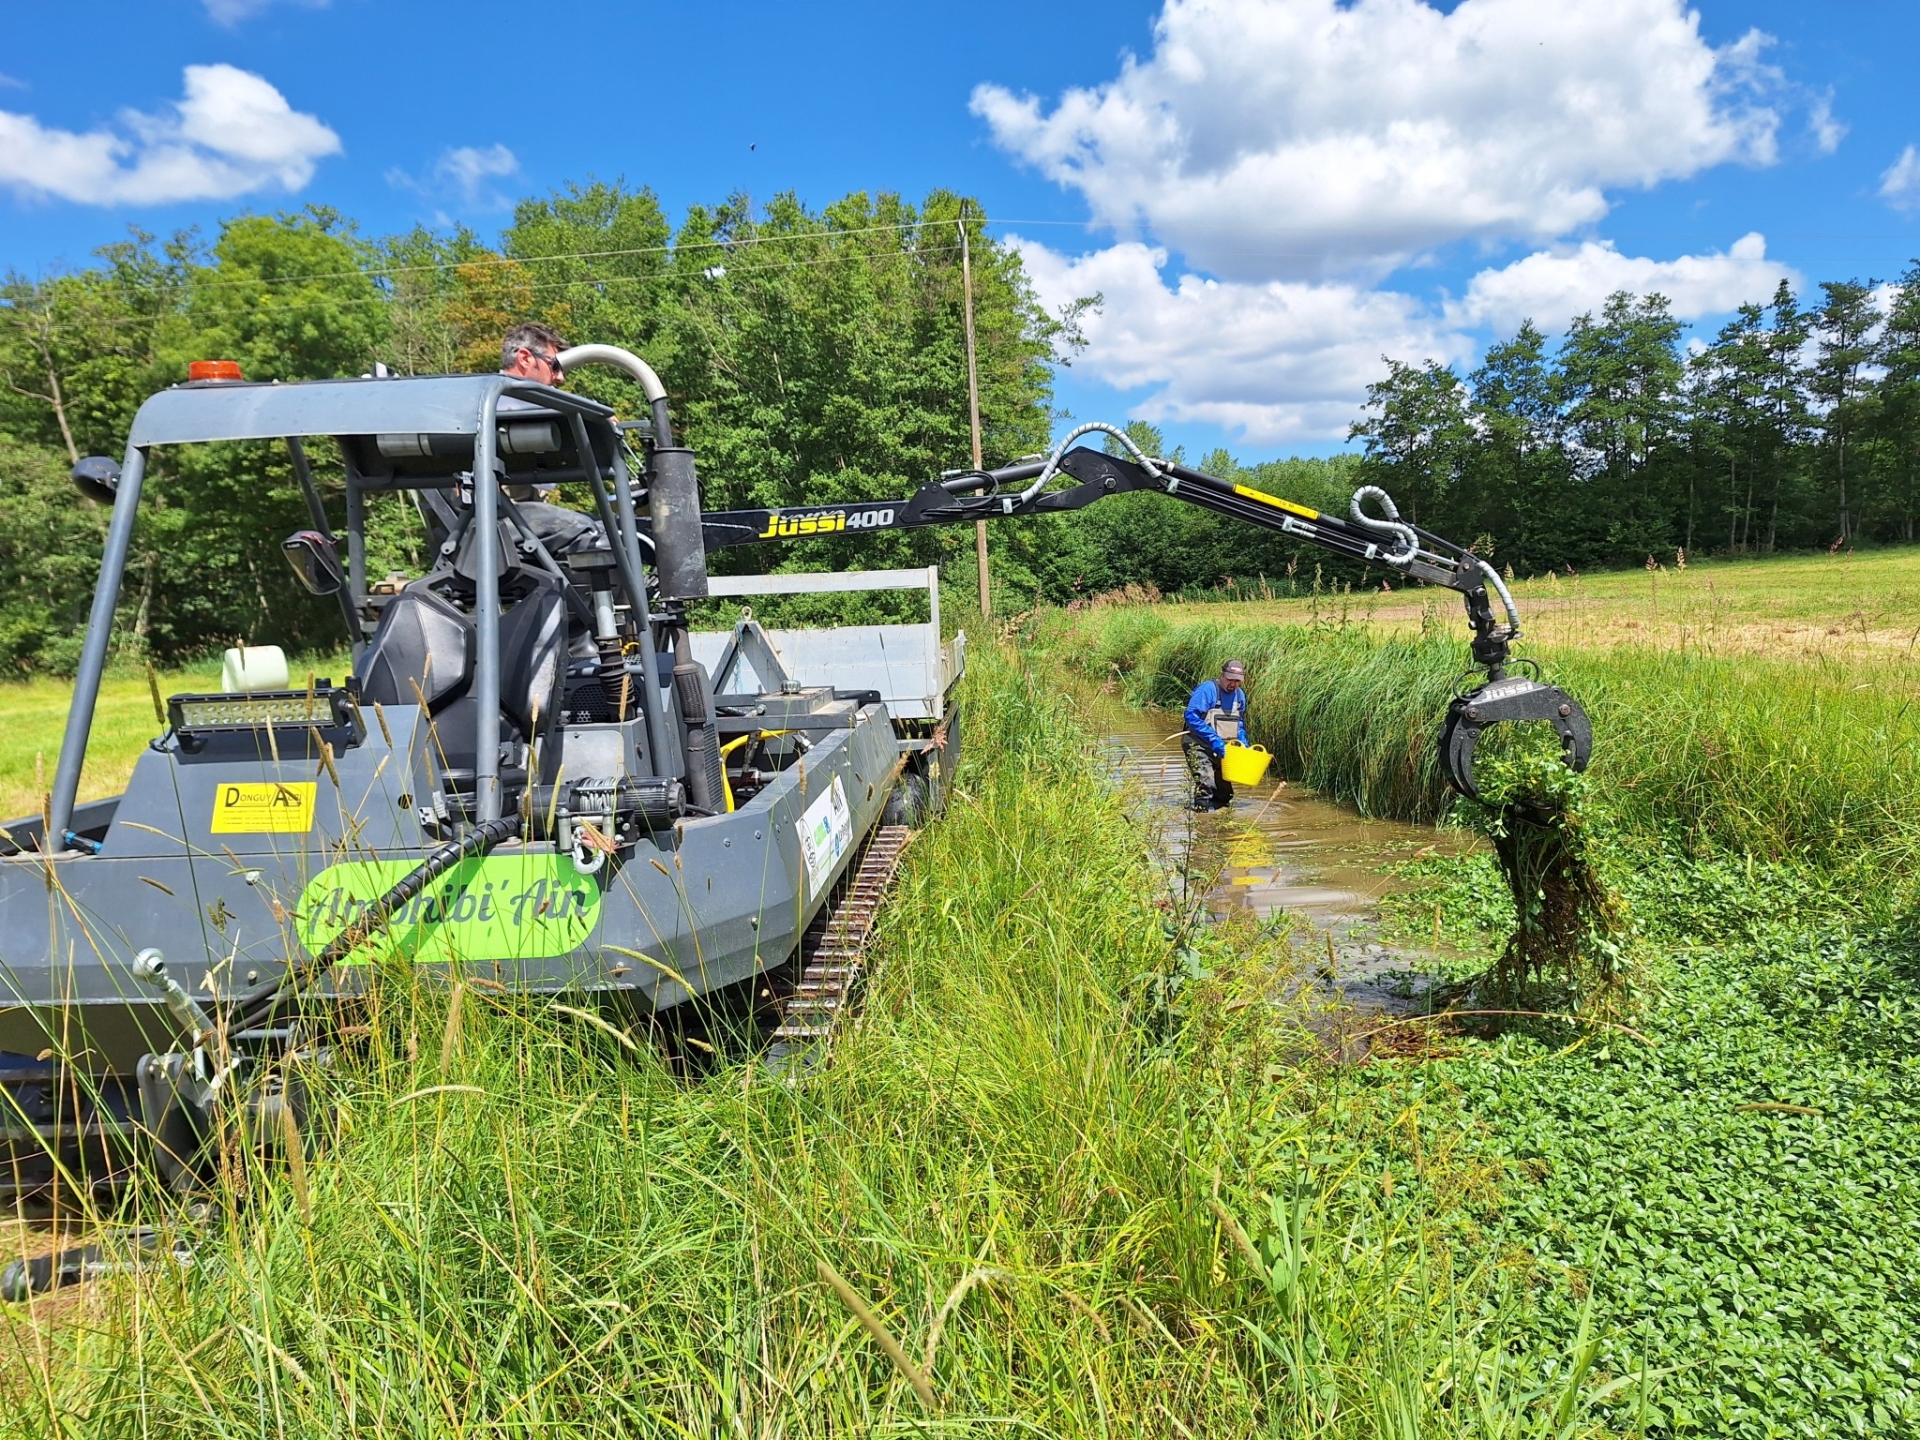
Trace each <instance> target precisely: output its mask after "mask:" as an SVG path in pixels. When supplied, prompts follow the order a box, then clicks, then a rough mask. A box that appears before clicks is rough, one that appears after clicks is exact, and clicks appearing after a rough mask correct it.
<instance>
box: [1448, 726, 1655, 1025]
mask: <svg viewBox="0 0 1920 1440" xmlns="http://www.w3.org/2000/svg"><path fill="white" fill-rule="evenodd" d="M1539 728H1540V727H1517V728H1516V730H1515V733H1514V734H1513V735H1512V736H1511V737H1510V738H1509V742H1508V743H1507V744H1506V745H1504V746H1502V747H1501V749H1500V750H1499V752H1498V753H1495V754H1489V755H1487V756H1485V757H1484V758H1483V759H1482V761H1481V764H1480V775H1481V797H1480V799H1479V800H1478V801H1469V802H1465V804H1466V805H1467V807H1468V810H1469V813H1470V814H1471V815H1472V817H1473V818H1474V819H1475V820H1476V821H1477V823H1478V825H1479V828H1481V829H1482V830H1483V831H1484V832H1485V833H1486V835H1487V838H1488V839H1489V840H1491V841H1492V842H1493V848H1494V853H1495V854H1496V855H1497V856H1498V857H1499V860H1500V871H1501V874H1502V875H1503V876H1505V878H1506V882H1507V888H1508V889H1509V891H1511V893H1512V895H1513V906H1514V929H1513V934H1512V935H1511V936H1509V937H1508V940H1507V943H1506V945H1505V947H1504V948H1503V949H1502V950H1501V952H1500V958H1499V959H1498V960H1496V961H1495V962H1494V963H1493V965H1492V966H1491V967H1490V968H1489V969H1488V970H1487V972H1486V974H1485V975H1484V976H1482V977H1481V985H1482V988H1483V989H1484V990H1485V991H1486V992H1488V993H1489V994H1491V995H1495V996H1499V997H1502V998H1507V999H1511V998H1514V997H1517V996H1519V995H1521V994H1523V993H1525V992H1526V991H1527V990H1529V989H1531V988H1533V987H1535V986H1538V985H1541V984H1547V985H1553V986H1556V987H1561V988H1565V989H1567V990H1569V991H1571V992H1572V993H1573V994H1574V996H1575V997H1576V998H1577V999H1578V1000H1579V1001H1580V1002H1581V1003H1582V1004H1587V1003H1591V1002H1593V1001H1596V1000H1605V999H1610V998H1612V997H1614V996H1615V995H1617V993H1618V989H1619V986H1620V982H1621V981H1622V979H1623V958H1624V946H1623V942H1624V939H1625V935H1626V929H1627V927H1626V920H1625V916H1624V913H1623V911H1622V907H1621V905H1620V902H1619V900H1618V899H1617V898H1616V897H1615V896H1614V895H1613V893H1612V892H1611V891H1610V890H1609V889H1608V888H1607V884H1606V882H1605V880H1604V879H1603V878H1602V876H1601V873H1600V869H1599V866H1598V864H1597V859H1596V856H1595V853H1594V847H1595V841H1596V835H1595V829H1594V810H1593V802H1592V800H1591V797H1590V795H1589V792H1588V782H1587V779H1586V777H1585V776H1584V775H1577V774H1575V773H1574V772H1572V771H1571V770H1569V769H1567V767H1566V766H1565V765H1564V764H1563V763H1561V759H1560V753H1559V748H1558V746H1557V745H1552V744H1549V743H1548V742H1549V741H1551V739H1552V737H1551V736H1545V737H1542V736H1540V735H1529V734H1527V733H1526V731H1528V730H1537V729H1539Z"/></svg>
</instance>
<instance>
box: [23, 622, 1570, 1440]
mask: <svg viewBox="0 0 1920 1440" xmlns="http://www.w3.org/2000/svg"><path fill="white" fill-rule="evenodd" d="M970 660H971V662H972V665H973V668H974V671H975V674H974V676H973V677H972V679H971V680H970V682H969V684H970V687H971V689H970V695H969V700H968V704H969V726H970V735H969V746H968V749H969V754H970V757H971V758H970V759H969V762H968V768H967V769H966V771H965V772H963V775H962V777H961V780H960V785H959V788H958V789H957V791H956V793H955V796H954V800H953V803H952V806H951V808H950V812H949V814H948V815H947V816H946V817H945V818H944V819H942V820H941V821H939V822H938V823H937V824H935V825H933V826H931V827H930V828H929V829H928V830H927V831H926V832H925V833H924V834H922V835H921V836H920V837H919V839H918V840H917V841H916V842H915V844H914V845H913V846H912V847H911V848H910V850H909V852H908V859H907V862H906V869H905V875H904V879H903V882H902V884H901V888H900V891H899V893H898V895H897V897H896V898H895V900H894V901H893V902H892V903H891V904H890V905H889V907H888V908H887V910H886V912H885V914H884V920H883V927H882V932H881V938H880V945H881V954H880V957H879V958H880V964H879V968H878V971H877V975H876V979H875V981H874V983H873V988H872V992H871V996H870V999H869V1001H868V1004H867V1007H866V1011H865V1015H864V1018H863V1019H862V1021H861V1022H860V1023H859V1024H858V1025H857V1026H856V1027H854V1029H853V1030H852V1031H851V1032H850V1033H849V1034H848V1035H847V1036H846V1037H845V1039H844V1040H843V1042H842V1043H841V1044H840V1046H839V1047H838V1049H837V1051H836V1053H835V1057H834V1060H833V1063H832V1065H831V1066H830V1067H828V1068H827V1069H825V1070H824V1071H823V1072H821V1073H819V1074H817V1075H815V1076H812V1077H810V1078H808V1079H806V1080H805V1081H803V1082H801V1083H798V1084H791V1085H790V1084H787V1083H784V1082H782V1081H780V1080H777V1079H775V1078H774V1077H772V1076H771V1075H770V1074H768V1073H767V1072H766V1071H765V1069H764V1068H762V1067H761V1066H760V1065H759V1064H758V1063H757V1062H754V1061H747V1062H745V1063H739V1064H735V1065H730V1066H722V1067H720V1068H719V1069H718V1070H717V1071H716V1072H715V1073H713V1074H712V1075H710V1076H708V1077H706V1078H704V1079H701V1080H698V1081H694V1082H688V1081H685V1080H681V1079H677V1078H675V1077H674V1076H673V1075H672V1074H670V1073H669V1071H668V1069H667V1067H666V1066H665V1065H664V1064H663V1063H662V1062H661V1061H660V1059H659V1058H658V1057H657V1056H656V1055H655V1053H654V1052H653V1050H652V1049H651V1047H650V1046H649V1044H648V1043H647V1041H645V1040H644V1039H636V1038H635V1037H633V1036H631V1035H628V1034H625V1033H620V1032H617V1031H615V1030H613V1029H612V1028H610V1027H609V1026H607V1025H606V1024H604V1023H596V1022H597V1017H596V1020H595V1021H590V1020H587V1019H583V1018H582V1015H583V1013H584V1012H581V1011H579V1010H578V1009H577V1008H576V1009H566V1008H562V1007H558V1006H555V1005H553V1004H550V1003H547V1002H535V1001H529V1000H526V999H523V998H516V997H512V996H508V995H506V994H504V993H500V992H497V991H494V990H490V989H487V988H486V987H485V985H484V983H482V982H477V981H476V982H472V983H466V982H462V983H460V984H458V985H456V986H454V987H453V988H451V989H449V988H448V986H447V985H446V983H445V982H444V980H440V981H436V980H434V979H432V978H430V977H426V976H419V977H412V978H409V977H404V976H403V977H398V978H395V979H392V980H390V981H389V982H387V983H386V984H385V985H384V987H383V988H381V989H379V990H377V991H376V995H375V1002H374V1006H373V1009H372V1011H371V1012H370V1014H369V1017H368V1019H369V1029H368V1033H367V1035H366V1036H364V1037H363V1040H362V1044H361V1048H359V1049H358V1050H356V1051H354V1052H353V1053H351V1054H343V1056H342V1058H341V1061H340V1063H339V1064H338V1066H337V1067H336V1068H335V1069H334V1070H333V1071H332V1072H330V1073H329V1074H327V1075H324V1076H320V1077H316V1081H317V1083H319V1084H321V1085H323V1086H324V1087H325V1088H326V1089H327V1090H328V1092H329V1093H330V1094H331V1095H332V1096H333V1099H334V1103H335V1106H336V1109H335V1120H334V1123H333V1124H332V1125H331V1127H330V1129H331V1134H330V1136H329V1138H328V1139H327V1140H326V1142H325V1143H324V1144H323V1145H321V1146H320V1147H319V1148H318V1149H317V1150H315V1151H314V1152H313V1153H311V1154H304V1153H303V1154H301V1155H299V1157H298V1158H297V1159H294V1158H292V1157H289V1158H288V1159H284V1160H281V1161H276V1162H266V1161H241V1160H237V1159H236V1161H235V1163H234V1165H233V1166H231V1167H230V1168H229V1169H228V1171H227V1173H226V1176H225V1180H224V1183H223V1186H222V1188H221V1189H220V1191H219V1192H218V1193H217V1194H216V1195H215V1196H214V1197H213V1205H212V1214H211V1217H210V1219H209V1220H208V1221H207V1222H206V1223H205V1225H204V1226H195V1227H192V1228H194V1229H195V1232H196V1233H199V1234H201V1235H202V1238H201V1241H200V1250H199V1257H198V1261H197V1263H196V1264H194V1265H193V1266H192V1267H191V1268H190V1269H186V1270H173V1269H163V1270H158V1271H153V1272H149V1273H146V1274H143V1275H139V1276H137V1277H132V1278H126V1279H122V1280H119V1281H115V1282H109V1288H108V1289H107V1290H106V1292H105V1293H104V1294H103V1296H102V1297H101V1298H102V1300H103V1301H104V1302H105V1303H104V1304H103V1305H101V1306H100V1307H98V1308H95V1309H90V1310H89V1311H88V1312H86V1313H87V1320H86V1323H84V1324H73V1323H65V1324H63V1323H61V1321H60V1318H59V1316H60V1312H57V1311H56V1312H55V1313H54V1314H53V1315H52V1317H51V1318H48V1319H46V1320H45V1321H44V1322H43V1321H36V1320H34V1319H32V1318H30V1317H27V1318H22V1317H20V1316H18V1315H17V1314H16V1315H15V1316H14V1317H12V1318H10V1319H7V1320H5V1321H0V1326H11V1327H13V1329H14V1331H15V1339H16V1342H20V1341H23V1340H25V1339H31V1340H32V1343H31V1344H26V1343H19V1344H18V1346H17V1349H16V1350H15V1352H14V1354H13V1355H12V1357H11V1358H8V1357H6V1356H5V1355H4V1354H0V1434H5V1435H8V1436H33V1437H43V1436H44V1437H51V1436H56V1435H59V1436H67V1435H75V1434H87V1435H101V1436H122V1435H124V1436H129V1437H131V1436H136V1435H138V1436H146V1435H172V1434H187V1433H192V1434H195V1435H199V1436H208V1437H212V1436H248V1437H253V1436H259V1435H263V1434H270V1435H347V1434H352V1435H382V1436H426V1435H455V1434H458V1435H486V1436H493V1435H502V1434H508V1435H511V1434H525V1435H535V1434H537V1435H539V1436H541V1437H543V1440H545V1437H551V1436H555V1435H581V1436H585V1435H635V1434H660V1435H678V1436H691V1435H699V1436H707V1435H719V1434H727V1435H751V1436H762V1435H766V1436H772V1435H781V1436H814V1435H843V1436H845V1435H861V1436H865V1435H874V1434H886V1433H905V1432H913V1433H957V1432H959V1431H961V1430H968V1431H973V1430H977V1429H980V1428H983V1427H988V1426H991V1427H993V1428H994V1429H995V1430H1008V1431H1011V1432H1026V1433H1044V1434H1054V1435H1126V1436H1134V1435H1166V1436H1196V1435H1204V1436H1208V1437H1219V1436H1232V1435H1252V1434H1276V1435H1278V1434H1284V1435H1303V1436H1375V1435H1385V1434H1396V1435H1400V1434H1404V1435H1416V1434H1418V1435H1431V1436H1476V1437H1479V1436H1484V1437H1495V1436H1500V1437H1508V1436H1546V1435H1550V1434H1551V1435H1556V1436H1557V1435H1565V1434H1570V1433H1574V1430H1575V1429H1576V1428H1577V1426H1578V1425H1579V1423H1580V1416H1581V1414H1582V1410H1581V1405H1582V1401H1583V1396H1584V1395H1585V1393H1586V1391H1587V1390H1588V1389H1589V1388H1591V1387H1590V1386H1589V1384H1588V1377H1587V1367H1588V1365H1589V1363H1590V1362H1591V1359H1592V1355H1593V1353H1594V1352H1593V1347H1592V1345H1591V1344H1590V1343H1589V1341H1588V1340H1587V1338H1586V1337H1585V1336H1584V1335H1583V1336H1582V1337H1581V1339H1580V1341H1579V1342H1578V1343H1577V1344H1576V1345H1575V1347H1574V1349H1573V1352H1572V1353H1571V1354H1567V1355H1547V1356H1540V1355H1533V1354H1529V1353H1527V1351H1526V1349H1525V1346H1524V1345H1523V1344H1521V1343H1520V1340H1519V1339H1518V1333H1519V1332H1518V1328H1517V1325H1512V1324H1509V1321H1510V1320H1511V1319H1512V1318H1513V1317H1514V1316H1515V1314H1516V1311H1517V1307H1518V1305H1519V1303H1520V1302H1519V1300H1518V1299H1513V1300H1511V1301H1510V1299H1509V1297H1507V1296H1506V1295H1505V1292H1504V1291H1503V1289H1502V1286H1501V1284H1500V1283H1499V1277H1498V1272H1497V1271H1496V1270H1494V1269H1492V1268H1490V1267H1487V1266H1485V1265H1482V1264H1481V1263H1480V1262H1479V1261H1478V1260H1477V1259H1476V1257H1475V1255H1474V1252H1473V1251H1472V1250H1471V1248H1465V1249H1461V1248H1455V1247H1454V1246H1453V1244H1452V1243H1451V1241H1450V1236H1451V1235H1453V1234H1454V1233H1456V1225H1455V1221H1456V1220H1457V1207H1458V1203H1459V1201H1458V1196H1459V1195H1460V1194H1461V1193H1462V1192H1463V1190H1464V1189H1467V1188H1471V1185H1472V1184H1475V1183H1478V1182H1475V1181H1473V1180H1472V1179H1471V1176H1472V1175H1473V1174H1474V1173H1476V1172H1473V1170H1472V1167H1471V1164H1470V1162H1468V1161H1467V1160H1465V1159H1463V1158H1462V1157H1461V1155H1460V1153H1459V1144H1458V1141H1459V1137H1458V1136H1457V1135H1455V1134H1452V1133H1451V1132H1435V1131H1434V1130H1432V1129H1431V1128H1430V1122H1428V1121H1426V1120H1425V1119H1424V1112H1423V1110H1422V1107H1421V1105H1420V1104H1419V1102H1418V1100H1417V1097H1413V1096H1411V1095H1410V1094H1400V1093H1399V1092H1398V1091H1397V1090H1396V1088H1395V1087H1394V1086H1393V1085H1391V1084H1381V1083H1378V1082H1374V1083H1372V1084H1370V1085H1368V1086H1365V1087H1357V1086H1350V1085H1343V1084H1341V1083H1336V1082H1335V1080H1334V1079H1333V1078H1332V1077H1331V1076H1330V1074H1329V1073H1326V1072H1323V1071H1322V1069H1321V1068H1320V1067H1319V1065H1318V1063H1317V1062H1316V1060H1315V1059H1314V1055H1315V1054H1316V1050H1315V1047H1314V1046H1313V1043H1312V1041H1311V1037H1310V1036H1309V1035H1308V1034H1307V1032H1306V1031H1304V1030H1303V1029H1301V1028H1300V1027H1299V1026H1298V1025H1297V1024H1296V1023H1295V1022H1294V1021H1293V1020H1292V1019H1291V1018H1290V1017H1289V1016H1288V1015H1287V1014H1286V1013H1285V1012H1284V1011H1282V1010H1279V1009H1277V1008H1276V1005H1275V1002H1274V1001H1273V1000H1272V998H1271V997H1272V995H1273V994H1274V993H1276V987H1275V985H1274V983H1273V982H1274V974H1275V971H1274V969H1273V967H1274V966H1275V965H1277V964H1278V963H1279V960H1278V958H1277V957H1276V956H1274V955H1273V954H1271V953H1268V954H1264V955H1263V954H1262V952H1261V951H1260V950H1259V949H1258V947H1255V948H1254V949H1253V950H1251V951H1249V952H1247V953H1246V954H1244V955H1241V956H1239V957H1237V958H1236V957H1234V956H1232V955H1230V954H1229V953H1228V952H1227V950H1226V949H1225V948H1224V947H1223V946H1220V945H1218V944H1217V943H1216V942H1214V941H1212V940H1210V939H1209V938H1208V937H1207V936H1206V935H1204V934H1203V935H1201V936H1199V937H1198V938H1195V937H1193V936H1191V935H1189V936H1185V937H1184V938H1183V939H1182V940H1181V943H1182V944H1184V945H1186V946H1188V947H1189V948H1188V950H1187V951H1186V953H1185V956H1184V959H1183V961H1182V965H1183V967H1184V968H1181V966H1177V965H1176V955H1175V938H1176V935H1177V933H1178V931H1179V926H1178V925H1177V924H1171V923H1170V922H1169V912H1168V910H1167V908H1166V906H1165V905H1164V904H1163V903H1162V902H1163V900H1164V897H1162V896H1159V895H1157V894H1156V892H1155V890H1154V887H1153V885H1152V882H1151V880H1150V878H1149V877H1150V875H1151V871H1150V869H1149V867H1148V865H1147V862H1146V857H1145V855H1144V853H1143V850H1144V843H1145V842H1144V839H1143V836H1142V834H1141V833H1140V832H1139V831H1138V830H1137V829H1136V828H1135V827H1134V826H1133V825H1132V824H1131V823H1130V822H1129V821H1128V819H1127V817H1126V814H1125V811H1124V808H1123V801H1122V799H1121V797H1117V796H1114V795H1110V794H1108V793H1106V792H1104V791H1103V790H1101V789H1099V788H1097V787H1090V786H1089V785H1088V783H1086V781H1085V778H1084V777H1085V775H1086V773H1087V771H1088V769H1089V768H1090V767H1089V761H1088V756H1087V755H1086V754H1083V753H1080V752H1079V751H1077V750H1076V749H1075V748H1074V747H1072V746H1070V745H1063V744H1062V736H1063V735H1066V734H1070V733H1072V731H1073V730H1074V729H1075V728H1076V725H1075V721H1074V718H1073V717H1072V716H1071V715H1068V714H1066V713H1064V712H1063V711H1062V709H1061V701H1060V700H1059V698H1058V696H1057V694H1055V693H1054V691H1053V690H1052V689H1051V688H1050V687H1046V686H1043V685H1040V684H1037V683H1036V682H1035V681H1034V680H1033V679H1032V678H1030V677H1029V676H1027V675H1026V674H1024V673H1023V672H1022V671H1020V670H1019V669H1018V668H1017V667H1016V666H1015V665H1014V663H1013V662H1012V661H1011V660H1009V659H1008V658H1007V657H1006V656H1005V655H1002V654H996V653H995V652H994V651H993V650H992V648H991V647H987V646H982V647H979V648H978V649H977V650H975V651H974V652H973V653H972V655H971V656H970ZM1196 946H1197V947H1199V948H1198V949H1197V950H1196V949H1194V948H1193V947H1196ZM1210 946H1211V947H1212V948H1209V947H1210ZM1176 968H1179V969H1180V974H1181V976H1182V977H1183V978H1182V981H1181V988H1180V989H1179V991H1178V997H1179V998H1178V1003H1174V1002H1170V1001H1169V1000H1168V998H1167V997H1168V996H1169V995H1170V994H1173V993H1175V992H1174V990H1173V989H1172V988H1171V987H1169V986H1168V985H1167V984H1166V983H1164V982H1165V980H1166V977H1167V976H1168V975H1169V974H1170V973H1172V972H1173V971H1174V970H1175V969H1176ZM1156 977H1157V978H1158V979H1159V980H1160V981H1161V982H1162V983H1158V984H1152V983H1148V982H1149V981H1150V980H1153V979H1155V978H1156ZM1156 1007H1157V1008H1156ZM1149 1011H1153V1013H1149ZM1395 1176H1397V1177H1398V1183H1397V1185H1396V1183H1395ZM1463 1176H1466V1177H1468V1178H1466V1179H1463V1178H1462V1177H1463ZM138 1208H139V1210H140V1213H142V1215H143V1216H144V1218H147V1219H149V1220H154V1219H157V1218H159V1217H161V1216H163V1215H167V1214H171V1215H173V1216H175V1217H176V1223H181V1224H184V1223H185V1222H184V1221H182V1220H180V1219H179V1217H180V1216H181V1214H182V1212H181V1211H180V1210H179V1209H178V1207H177V1205H173V1204H171V1203H170V1202H168V1201H167V1200H166V1199H165V1197H162V1196H159V1195H157V1194H149V1195H146V1196H144V1197H142V1199H141V1201H140V1204H139V1207H138ZM35 1326H40V1327H41V1328H40V1330H38V1331H37V1332H36V1333H34V1334H32V1335H31V1336H29V1335H27V1333H26V1332H27V1331H31V1330H33V1329H34V1327H35Z"/></svg>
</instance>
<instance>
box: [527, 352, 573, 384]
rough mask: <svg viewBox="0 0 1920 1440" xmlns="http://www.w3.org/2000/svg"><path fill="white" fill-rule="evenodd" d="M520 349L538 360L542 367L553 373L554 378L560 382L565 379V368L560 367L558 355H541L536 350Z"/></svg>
mask: <svg viewBox="0 0 1920 1440" xmlns="http://www.w3.org/2000/svg"><path fill="white" fill-rule="evenodd" d="M521 348H522V349H524V350H526V351H527V354H529V355H531V356H532V357H533V358H534V359H536V360H538V361H539V362H540V363H541V364H542V365H545V366H546V367H547V368H548V369H549V370H551V371H553V373H554V376H555V378H557V379H562V380H564V379H565V378H566V375H567V372H566V368H565V367H564V366H563V365H561V363H560V357H559V356H558V355H543V354H542V353H541V352H540V351H538V350H532V349H527V347H526V346H522V347H521Z"/></svg>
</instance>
